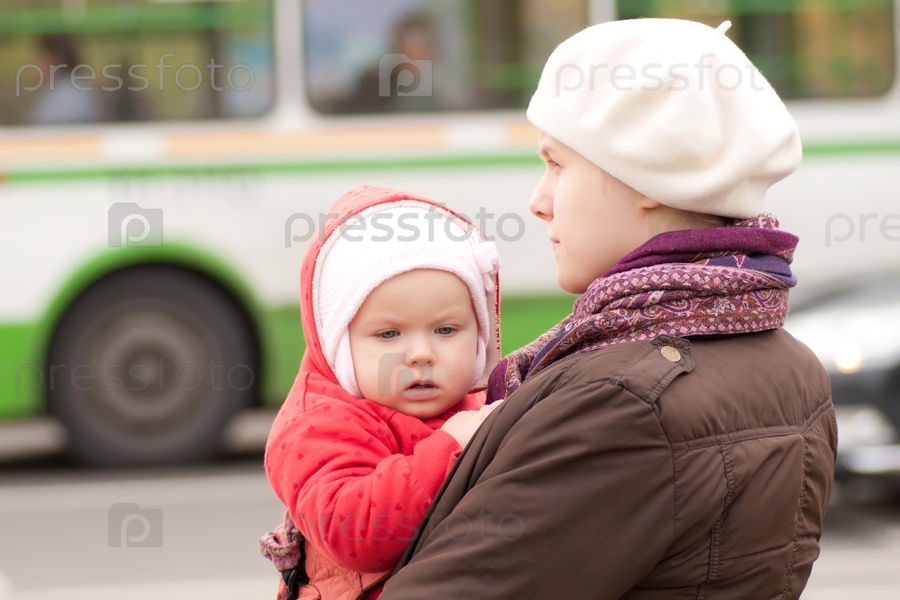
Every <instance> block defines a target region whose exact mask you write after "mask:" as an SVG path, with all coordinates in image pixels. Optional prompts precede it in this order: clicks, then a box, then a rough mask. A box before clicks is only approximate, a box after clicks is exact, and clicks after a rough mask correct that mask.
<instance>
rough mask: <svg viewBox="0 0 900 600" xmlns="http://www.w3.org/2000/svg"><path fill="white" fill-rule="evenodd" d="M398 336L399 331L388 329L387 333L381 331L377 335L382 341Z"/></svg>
mask: <svg viewBox="0 0 900 600" xmlns="http://www.w3.org/2000/svg"><path fill="white" fill-rule="evenodd" d="M398 335H400V332H399V331H397V330H395V329H390V330H388V331H382V332H381V333H379V334H378V337H380V338H381V339H383V340H391V339H393V338H395V337H397V336H398Z"/></svg>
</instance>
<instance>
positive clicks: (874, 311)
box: [784, 273, 900, 478]
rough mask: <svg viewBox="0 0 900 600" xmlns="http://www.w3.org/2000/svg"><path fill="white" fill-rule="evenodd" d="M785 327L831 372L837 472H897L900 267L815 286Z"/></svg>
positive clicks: (899, 461) (899, 445)
mask: <svg viewBox="0 0 900 600" xmlns="http://www.w3.org/2000/svg"><path fill="white" fill-rule="evenodd" d="M784 328H785V329H786V330H787V331H788V332H789V333H791V334H792V335H793V336H794V337H796V338H797V339H799V340H800V341H802V342H803V343H805V344H806V345H807V346H809V347H810V349H812V350H813V352H815V353H816V355H817V356H818V357H819V360H821V361H822V364H823V365H825V369H826V370H827V371H828V373H829V375H830V376H831V383H832V389H833V398H834V404H835V410H836V412H837V422H838V463H837V468H836V474H837V476H838V477H842V478H846V477H851V476H854V475H860V476H874V475H879V476H881V475H889V476H896V475H900V273H890V274H882V275H879V276H877V277H869V278H867V279H862V280H859V281H856V282H853V283H847V284H844V285H843V286H840V287H833V288H831V289H830V290H828V291H825V292H821V293H818V294H816V295H815V296H812V297H810V298H809V299H808V300H806V301H805V302H803V303H802V304H801V305H800V306H798V307H796V308H795V307H794V306H792V309H791V314H790V316H789V317H788V320H787V323H785V326H784Z"/></svg>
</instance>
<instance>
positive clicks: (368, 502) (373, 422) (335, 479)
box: [266, 403, 461, 573]
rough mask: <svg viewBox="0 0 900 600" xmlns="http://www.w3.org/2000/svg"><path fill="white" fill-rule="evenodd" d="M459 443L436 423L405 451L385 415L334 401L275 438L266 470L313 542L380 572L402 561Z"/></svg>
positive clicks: (345, 562) (341, 559) (357, 567)
mask: <svg viewBox="0 0 900 600" xmlns="http://www.w3.org/2000/svg"><path fill="white" fill-rule="evenodd" d="M460 450H461V448H460V446H459V444H458V443H457V442H456V440H455V439H453V437H452V436H450V435H449V434H447V433H446V432H444V431H441V430H436V431H434V432H433V433H432V434H431V435H429V436H427V437H425V438H423V439H422V440H421V441H419V442H418V443H417V444H416V446H415V447H414V450H413V454H412V455H409V456H406V455H403V454H399V453H397V451H398V448H397V446H396V442H395V440H394V438H393V434H392V433H391V432H390V431H389V430H388V427H387V425H386V424H385V423H384V422H382V421H380V420H378V419H377V418H375V417H373V416H372V415H370V414H368V413H366V412H365V411H362V410H360V409H357V408H356V407H353V406H351V405H349V404H342V403H333V404H330V405H324V406H323V405H319V406H317V407H315V408H313V409H312V410H309V411H306V412H304V413H303V414H302V417H300V418H297V419H294V420H292V421H290V422H288V423H287V424H286V425H285V426H284V427H282V428H281V430H280V431H278V432H277V434H276V435H275V436H274V437H270V440H269V443H268V447H267V451H266V469H267V473H268V476H269V481H270V483H271V484H272V487H273V488H274V490H275V492H276V494H277V495H278V497H279V498H280V499H281V501H282V502H284V504H285V506H287V507H288V510H289V511H290V514H291V517H292V519H293V521H294V523H295V524H296V525H297V528H298V529H299V530H300V531H301V532H302V533H303V535H304V536H305V537H306V538H307V539H308V540H309V541H310V542H311V543H313V544H315V545H316V547H317V548H318V549H319V550H320V551H321V552H322V553H323V554H324V555H325V556H326V557H328V558H329V559H330V560H331V561H333V562H334V563H335V564H337V565H339V566H341V567H343V568H345V569H349V570H351V571H356V572H362V573H376V572H381V571H387V570H390V569H392V568H394V567H395V566H396V564H397V561H398V560H399V558H400V555H401V554H402V553H403V551H404V549H405V548H406V546H407V545H408V543H409V541H410V539H412V536H413V533H414V532H415V529H416V527H417V526H418V524H419V522H420V521H421V519H422V517H423V516H424V514H425V512H426V510H427V508H428V506H429V505H430V504H431V500H432V499H433V498H434V495H435V494H436V493H437V490H438V489H439V488H440V486H441V483H442V482H443V480H444V478H445V477H446V475H447V472H448V471H449V470H450V468H451V467H452V466H453V464H454V462H455V460H456V458H457V456H459V453H460Z"/></svg>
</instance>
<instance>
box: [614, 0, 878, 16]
mask: <svg viewBox="0 0 900 600" xmlns="http://www.w3.org/2000/svg"><path fill="white" fill-rule="evenodd" d="M893 7H894V0H729V1H728V2H697V0H674V1H673V0H669V1H668V2H659V1H658V0H618V2H616V14H617V15H618V18H620V19H634V18H639V17H647V16H652V17H662V16H666V17H678V16H684V15H723V16H725V15H728V16H739V15H771V14H785V13H797V12H807V11H825V12H856V11H861V10H890V9H892V8H893Z"/></svg>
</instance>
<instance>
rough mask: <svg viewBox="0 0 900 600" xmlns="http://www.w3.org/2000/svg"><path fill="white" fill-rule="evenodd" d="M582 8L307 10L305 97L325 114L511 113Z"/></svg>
mask: <svg viewBox="0 0 900 600" xmlns="http://www.w3.org/2000/svg"><path fill="white" fill-rule="evenodd" d="M587 4H588V3H587V1H586V0H494V1H491V2H482V1H479V0H456V1H453V2H448V1H447V0H442V1H438V0H380V1H379V2H372V1H371V0H307V1H306V2H304V13H303V39H304V48H305V50H304V53H305V60H304V62H305V75H306V89H307V95H308V98H309V101H310V103H311V104H312V106H313V107H315V108H316V109H317V110H318V111H320V112H323V113H375V112H387V111H435V110H468V109H481V108H518V107H523V106H525V105H526V104H527V103H528V99H529V98H530V97H531V94H532V93H533V92H534V88H535V86H536V85H537V80H538V77H539V76H540V70H541V67H542V66H543V63H544V61H545V60H546V59H547V56H549V54H550V52H551V51H552V50H553V48H554V47H555V46H556V44H558V43H559V42H561V41H562V40H564V39H566V38H567V37H569V36H570V35H572V34H574V33H576V32H577V31H579V30H581V29H583V28H584V27H585V26H587V22H588V7H587Z"/></svg>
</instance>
